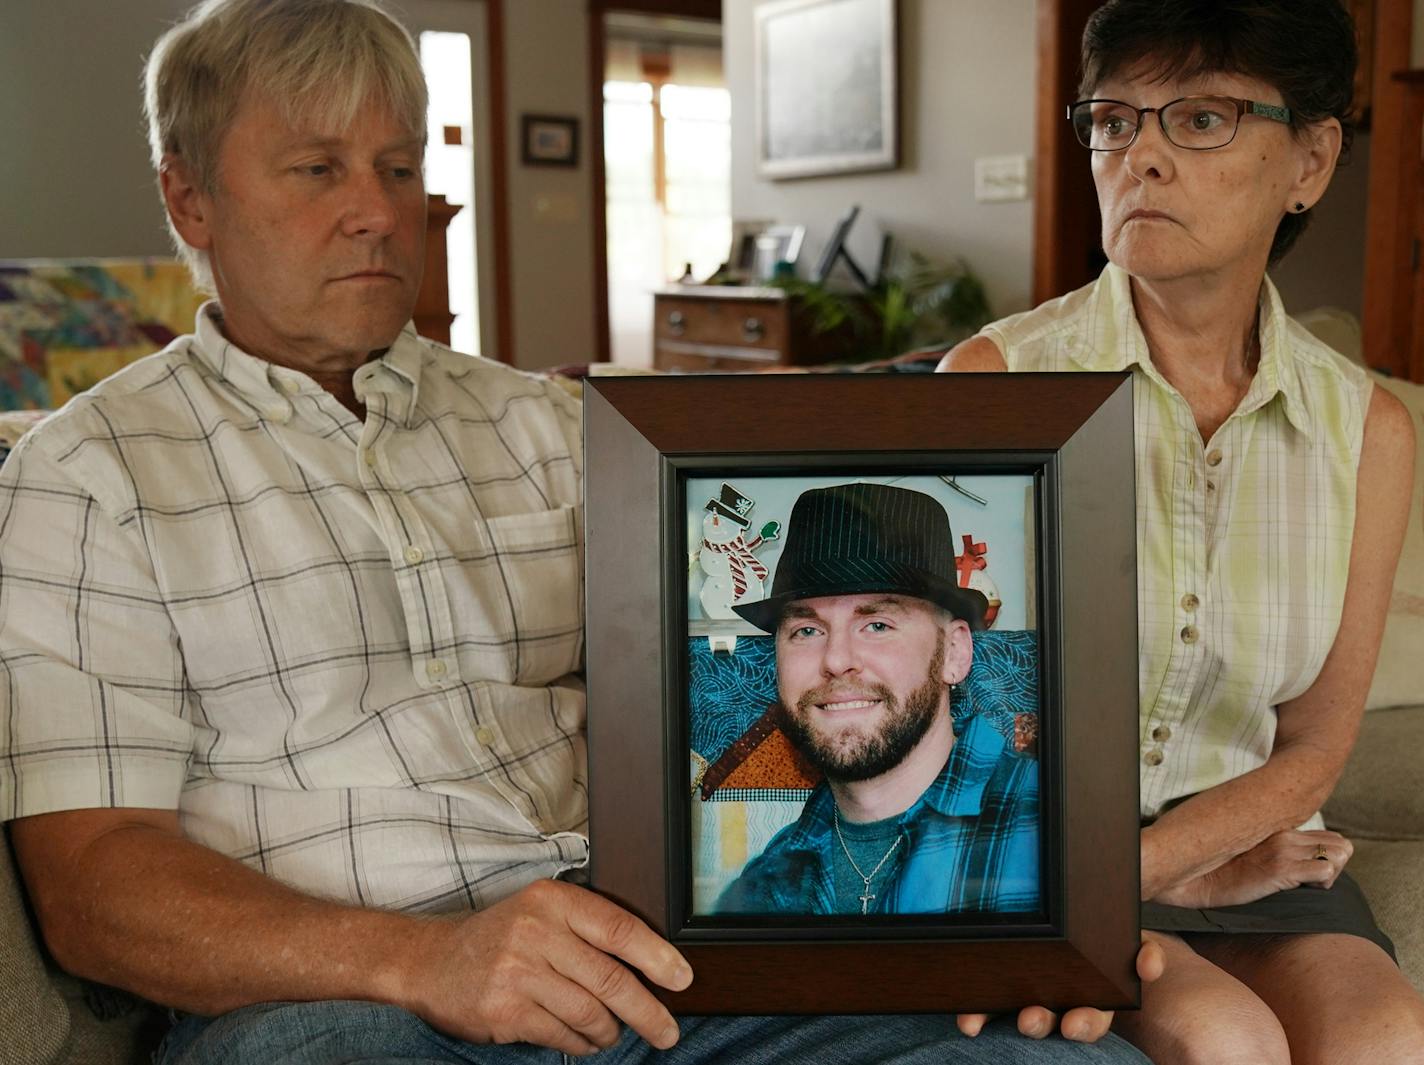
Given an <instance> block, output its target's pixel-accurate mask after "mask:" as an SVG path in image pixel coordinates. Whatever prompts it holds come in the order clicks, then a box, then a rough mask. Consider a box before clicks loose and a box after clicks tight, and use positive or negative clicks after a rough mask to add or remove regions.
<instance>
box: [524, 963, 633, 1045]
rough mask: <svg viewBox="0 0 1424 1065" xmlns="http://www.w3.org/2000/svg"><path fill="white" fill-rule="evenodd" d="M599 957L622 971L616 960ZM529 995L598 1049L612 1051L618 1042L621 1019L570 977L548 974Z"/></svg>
mask: <svg viewBox="0 0 1424 1065" xmlns="http://www.w3.org/2000/svg"><path fill="white" fill-rule="evenodd" d="M599 956H600V957H604V960H606V961H608V963H609V964H610V965H613V966H615V967H618V968H622V967H621V966H619V965H618V963H617V962H615V961H613V960H612V959H609V958H606V957H605V956H604V955H599ZM626 971H627V970H624V972H626ZM630 979H631V976H630ZM529 995H530V997H531V998H532V999H533V1001H534V1002H535V1003H536V1004H537V1005H539V1006H541V1007H543V1008H544V1009H545V1010H546V1011H547V1012H548V1013H549V1014H550V1015H551V1016H552V1017H553V1018H554V1019H555V1020H557V1021H558V1022H559V1023H560V1024H562V1025H564V1026H566V1027H567V1028H569V1029H570V1030H571V1031H572V1032H573V1033H575V1034H576V1035H578V1036H579V1037H580V1038H582V1039H583V1040H585V1041H586V1042H587V1043H588V1044H589V1045H590V1046H591V1047H593V1048H594V1049H598V1048H607V1047H611V1046H612V1045H613V1044H614V1043H616V1042H618V1036H619V1034H620V1033H619V1027H618V1019H617V1018H616V1017H614V1015H613V1013H612V1011H610V1010H609V1008H608V1007H607V1006H606V1005H605V1004H604V1003H603V1002H602V1001H600V1000H599V998H598V996H597V995H595V994H594V993H593V992H592V991H590V990H589V989H588V988H586V987H584V986H583V985H582V983H581V982H580V981H579V980H578V979H577V978H576V977H573V976H571V975H570V974H569V973H563V972H549V973H546V974H545V978H544V979H543V980H541V981H540V982H539V984H538V985H537V986H535V987H532V988H530V989H529ZM584 1053H587V1051H584Z"/></svg>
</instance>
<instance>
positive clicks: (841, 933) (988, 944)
mask: <svg viewBox="0 0 1424 1065" xmlns="http://www.w3.org/2000/svg"><path fill="white" fill-rule="evenodd" d="M585 387H586V392H585V447H586V506H585V515H586V518H585V520H586V574H585V576H586V583H585V588H586V596H587V618H588V627H587V633H588V635H587V641H588V642H587V661H588V663H589V668H588V678H587V681H588V754H589V774H590V776H589V803H590V810H589V816H590V836H591V848H592V850H591V864H590V868H589V876H590V884H591V886H592V887H593V888H594V889H595V890H597V891H599V892H601V893H603V894H604V895H606V896H607V897H609V898H611V899H612V900H614V901H615V902H617V903H618V904H619V905H621V906H623V907H624V908H626V909H628V910H629V911H631V912H632V913H634V914H636V915H638V916H639V917H641V918H642V919H643V920H644V921H646V922H648V924H649V925H650V926H651V927H652V928H653V929H654V930H655V931H657V932H658V933H659V934H660V935H662V936H664V937H666V938H667V939H669V940H670V941H671V942H672V943H674V944H675V945H676V946H677V947H678V948H679V950H681V951H682V952H683V953H684V954H685V955H686V956H687V958H688V960H689V961H690V962H691V964H692V967H693V970H694V973H695V974H696V975H695V979H694V981H693V983H692V985H691V986H690V987H689V988H688V989H687V990H685V991H682V992H669V991H666V990H664V989H661V988H656V987H654V988H653V990H654V992H655V993H656V994H657V995H658V996H659V997H660V998H661V999H662V1000H663V1001H664V1002H666V1003H667V1004H668V1005H669V1007H670V1008H671V1009H673V1010H674V1012H677V1013H684V1014H693V1015H695V1014H717V1013H830V1012H834V1013H875V1012H933V1011H960V1012H966V1011H967V1012H981V1011H988V1012H997V1011H1004V1010H1012V1009H1015V1008H1018V1007H1022V1006H1025V1005H1030V1004H1039V1005H1044V1006H1047V1007H1049V1008H1050V1009H1066V1008H1071V1007H1074V1006H1084V1005H1087V1006H1096V1007H1099V1008H1107V1009H1117V1008H1131V1007H1135V1006H1137V1005H1138V1004H1139V1003H1140V986H1139V983H1138V979H1137V976H1136V972H1135V968H1134V959H1135V956H1136V952H1137V949H1138V945H1139V925H1138V919H1139V909H1138V907H1139V903H1138V891H1139V868H1138V831H1139V825H1138V780H1137V772H1136V766H1137V757H1138V735H1137V713H1136V708H1137V656H1136V646H1137V627H1136V626H1137V611H1136V581H1135V572H1136V546H1135V519H1134V502H1133V490H1132V485H1133V477H1134V471H1133V448H1132V385H1131V380H1130V376H1129V375H1128V374H1125V373H1122V374H1066V373H1064V374H1055V373H1043V374H1013V375H1007V374H954V375H935V376H932V377H930V378H925V377H919V376H916V377H909V376H905V375H874V374H864V375H859V374H843V375H806V376H792V375H786V376H781V375H775V376H768V375H696V376H693V375H688V376H683V377H672V376H669V377H648V378H641V377H640V378H600V379H591V380H590V381H589V382H588V383H587V384H586V386H585ZM852 412H853V414H852ZM885 474H896V475H900V474H914V475H917V476H918V475H924V474H932V475H935V476H938V477H941V478H947V479H948V480H954V481H956V482H958V481H959V480H961V479H962V478H965V477H970V476H972V475H984V474H1015V475H1027V476H1029V477H1030V478H1031V479H1032V481H1033V484H1034V485H1035V489H1034V493H1035V494H1034V499H1035V501H1036V502H1035V506H1034V509H1033V513H1034V515H1035V517H1034V519H1033V523H1034V530H1033V542H1034V547H1033V551H1032V559H1033V561H1032V567H1033V572H1034V574H1035V575H1036V576H1035V579H1034V582H1033V583H1034V588H1033V592H1032V594H1033V598H1034V603H1035V612H1036V616H1037V618H1038V622H1037V625H1038V635H1037V639H1038V645H1039V658H1038V662H1039V666H1038V670H1039V673H1038V684H1039V692H1040V693H1041V695H1040V705H1039V711H1038V712H1039V715H1040V717H1039V722H1038V726H1039V736H1040V745H1039V749H1038V758H1039V761H1040V772H1041V780H1042V786H1041V800H1042V822H1041V824H1042V832H1041V862H1042V873H1041V882H1042V885H1043V891H1042V900H1041V902H1042V904H1041V906H1040V908H1039V910H1038V911H1037V912H1035V913H1032V914H1028V915H1009V916H1005V915H1000V914H993V915H990V916H991V917H992V919H989V918H986V917H984V916H983V915H975V914H967V915H966V914H952V915H948V914H947V915H939V914H935V915H924V914H913V915H899V914H896V915H883V916H877V915H871V916H868V917H860V916H858V915H857V916H854V917H849V918H846V917H839V916H821V915H805V916H791V917H786V916H774V917H773V916H761V915H756V914H752V915H731V916H727V915H721V914H716V913H714V914H710V915H709V914H708V913H706V912H698V907H697V906H696V905H694V902H693V883H692V881H693V870H692V862H693V858H692V845H691V835H692V813H691V811H692V802H693V789H691V788H690V787H689V778H688V771H689V770H688V751H689V749H690V748H689V728H690V725H689V718H688V714H689V711H688V702H689V697H688V690H689V689H688V672H689V666H688V655H687V648H688V645H689V644H688V641H689V622H688V586H687V581H688V574H689V568H690V561H689V547H688V537H689V532H688V528H687V512H688V507H689V498H688V487H687V486H688V484H689V482H690V481H691V480H692V479H694V478H700V479H702V480H704V481H705V479H707V478H714V479H715V478H726V479H731V480H737V479H738V478H742V479H746V478H752V479H753V480H754V479H755V478H759V477H773V476H779V475H806V476H818V477H825V476H829V475H835V476H836V477H843V478H848V479H851V480H856V479H860V478H865V479H871V478H873V477H875V476H876V475H885ZM697 483H702V482H701V481H698V482H697ZM738 484H740V481H738ZM961 488H962V485H961V486H959V487H957V488H956V491H959V490H960V489H961ZM693 502H694V503H695V502H696V501H693ZM633 811H635V812H636V815H635V816H630V812H633ZM703 910H704V911H705V907H703Z"/></svg>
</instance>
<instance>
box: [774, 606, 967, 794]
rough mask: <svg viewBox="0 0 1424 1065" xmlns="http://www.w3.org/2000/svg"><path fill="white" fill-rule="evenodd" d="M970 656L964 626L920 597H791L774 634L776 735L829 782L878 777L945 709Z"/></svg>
mask: <svg viewBox="0 0 1424 1065" xmlns="http://www.w3.org/2000/svg"><path fill="white" fill-rule="evenodd" d="M971 653H972V651H971V639H970V634H969V626H968V625H967V624H965V623H964V622H963V621H958V620H949V619H948V618H947V616H946V615H944V614H942V613H941V612H939V611H938V610H937V609H936V608H935V607H934V606H933V605H932V604H930V603H927V602H925V601H924V600H922V599H913V598H910V597H908V596H900V595H886V594H883V593H873V594H869V595H844V596H827V597H823V598H818V599H802V600H798V601H796V602H793V603H791V604H790V605H789V606H788V607H787V608H786V610H785V611H784V612H783V614H782V617H781V622H780V625H779V626H778V628H777V633H776V677H777V690H778V694H779V696H780V700H781V717H782V728H783V730H784V731H785V732H786V734H787V735H788V736H789V737H790V739H791V740H792V742H793V743H795V744H796V746H797V747H799V748H800V749H801V750H802V751H804V752H805V753H806V755H807V756H808V757H809V758H810V759H811V760H812V761H813V762H814V763H815V764H816V765H817V766H818V767H819V768H820V769H821V771H822V772H823V773H825V774H826V776H827V777H828V778H830V779H832V780H841V781H855V780H869V779H872V778H874V777H878V776H880V775H881V774H883V773H885V772H887V771H888V770H890V769H892V768H894V767H895V766H897V765H899V764H900V762H902V761H903V760H904V758H905V756H906V755H907V754H909V752H910V751H911V750H912V749H914V747H915V745H916V744H918V743H919V741H920V740H921V739H922V738H923V737H924V735H925V732H926V731H927V730H928V729H929V727H930V725H931V724H932V723H933V721H934V719H935V716H936V715H937V714H939V713H947V712H948V698H947V696H948V692H947V687H946V686H947V685H948V684H950V683H952V682H954V681H958V680H961V679H963V677H964V674H965V673H966V672H967V671H968V668H969V657H970V655H971Z"/></svg>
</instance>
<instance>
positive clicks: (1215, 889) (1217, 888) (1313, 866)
mask: <svg viewBox="0 0 1424 1065" xmlns="http://www.w3.org/2000/svg"><path fill="white" fill-rule="evenodd" d="M1354 853H1355V846H1354V844H1353V843H1351V842H1350V841H1349V840H1348V839H1346V838H1345V837H1344V836H1342V835H1340V833H1338V832H1330V831H1328V830H1326V829H1317V830H1311V831H1306V832H1298V831H1296V830H1295V829H1288V830H1287V831H1285V832H1277V833H1275V834H1274V835H1271V836H1267V837H1266V838H1265V839H1264V840H1262V841H1261V842H1260V843H1258V844H1256V846H1254V847H1252V848H1251V849H1250V850H1249V851H1246V852H1245V853H1243V854H1238V855H1237V856H1236V857H1235V858H1232V859H1231V861H1229V862H1227V863H1226V864H1225V865H1222V866H1220V867H1218V868H1216V869H1213V870H1212V871H1211V872H1209V873H1203V874H1202V875H1201V876H1199V877H1195V878H1194V879H1192V880H1188V881H1186V882H1185V883H1182V884H1178V885H1176V886H1175V887H1172V888H1169V889H1168V890H1166V891H1163V892H1160V893H1159V894H1158V895H1156V896H1155V897H1154V898H1153V900H1152V901H1153V902H1162V903H1166V904H1167V905H1169V906H1187V907H1190V908H1192V909H1206V908H1208V907H1213V906H1241V905H1243V904H1245V903H1248V902H1255V901H1256V900H1257V899H1263V898H1265V897H1266V896H1267V895H1274V894H1275V893H1276V892H1277V891H1286V890H1288V889H1290V888H1296V887H1303V886H1305V885H1313V886H1315V887H1321V888H1328V887H1330V886H1331V885H1332V884H1334V883H1335V880H1336V878H1337V877H1339V875H1340V873H1341V872H1342V871H1343V870H1344V868H1345V864H1346V863H1347V862H1348V861H1349V860H1350V856H1351V855H1353V854H1354ZM1317 855H1320V857H1317Z"/></svg>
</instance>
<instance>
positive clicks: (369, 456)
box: [364, 451, 376, 466]
mask: <svg viewBox="0 0 1424 1065" xmlns="http://www.w3.org/2000/svg"><path fill="white" fill-rule="evenodd" d="M364 461H365V463H366V465H367V466H375V465H376V453H375V452H374V451H368V452H366V454H365V456H364Z"/></svg>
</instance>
